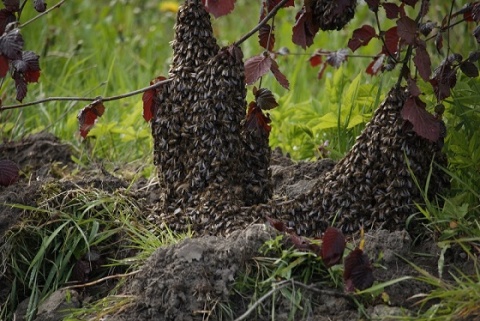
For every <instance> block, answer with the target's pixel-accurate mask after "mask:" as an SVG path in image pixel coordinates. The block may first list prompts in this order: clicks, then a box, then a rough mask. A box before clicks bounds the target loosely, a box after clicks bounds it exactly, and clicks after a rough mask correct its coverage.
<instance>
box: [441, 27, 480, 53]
mask: <svg viewBox="0 0 480 321" xmlns="http://www.w3.org/2000/svg"><path fill="white" fill-rule="evenodd" d="M477 41H478V39H477ZM478 42H479V43H480V41H478ZM435 48H437V51H438V53H441V52H440V50H442V48H443V36H442V33H441V32H439V33H437V35H436V36H435Z"/></svg>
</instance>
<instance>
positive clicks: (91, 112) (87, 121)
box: [77, 101, 105, 138]
mask: <svg viewBox="0 0 480 321" xmlns="http://www.w3.org/2000/svg"><path fill="white" fill-rule="evenodd" d="M104 112H105V106H103V103H102V102H101V101H98V102H94V103H91V104H90V105H88V106H86V107H85V108H83V109H82V110H81V111H80V112H79V113H78V116H77V119H78V122H79V127H80V135H81V136H82V137H83V138H85V137H87V135H88V132H89V131H90V129H92V127H93V126H94V125H95V122H96V121H97V117H101V116H102V115H103V113H104Z"/></svg>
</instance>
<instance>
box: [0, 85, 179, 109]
mask: <svg viewBox="0 0 480 321" xmlns="http://www.w3.org/2000/svg"><path fill="white" fill-rule="evenodd" d="M170 81H172V78H169V79H165V80H162V81H159V82H157V83H155V84H153V85H151V86H148V87H145V88H142V89H137V90H134V91H131V92H128V93H126V94H121V95H117V96H111V97H105V98H102V97H95V98H93V97H49V98H44V99H39V100H35V101H31V102H28V103H25V104H17V105H8V106H2V107H0V112H2V111H4V110H7V109H15V108H23V107H27V106H32V105H37V104H41V103H46V102H50V101H88V102H94V103H95V102H99V101H103V102H105V101H112V100H119V99H123V98H127V97H130V96H135V95H138V94H141V93H143V92H145V91H147V90H150V89H155V88H157V87H160V86H161V85H163V84H166V83H169V82H170Z"/></svg>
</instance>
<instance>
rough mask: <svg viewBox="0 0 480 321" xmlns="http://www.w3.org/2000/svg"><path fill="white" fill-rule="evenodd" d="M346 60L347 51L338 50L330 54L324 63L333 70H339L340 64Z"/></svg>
mask: <svg viewBox="0 0 480 321" xmlns="http://www.w3.org/2000/svg"><path fill="white" fill-rule="evenodd" d="M347 58H348V50H347V49H339V50H337V51H332V52H330V53H329V54H328V56H327V59H326V61H325V62H326V63H328V64H329V65H331V66H333V67H335V68H339V67H340V65H341V64H342V63H344V62H345V61H347Z"/></svg>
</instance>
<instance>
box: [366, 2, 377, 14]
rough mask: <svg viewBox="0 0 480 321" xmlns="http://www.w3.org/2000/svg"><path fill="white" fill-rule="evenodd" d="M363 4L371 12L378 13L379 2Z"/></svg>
mask: <svg viewBox="0 0 480 321" xmlns="http://www.w3.org/2000/svg"><path fill="white" fill-rule="evenodd" d="M365 2H366V3H367V5H368V8H369V9H370V10H371V11H373V12H377V11H378V6H379V5H380V0H365Z"/></svg>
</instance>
